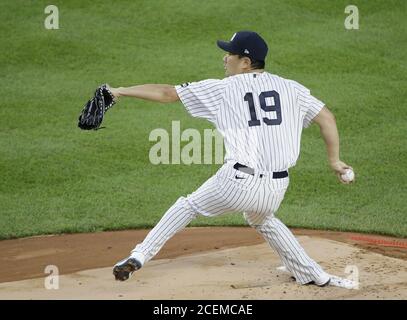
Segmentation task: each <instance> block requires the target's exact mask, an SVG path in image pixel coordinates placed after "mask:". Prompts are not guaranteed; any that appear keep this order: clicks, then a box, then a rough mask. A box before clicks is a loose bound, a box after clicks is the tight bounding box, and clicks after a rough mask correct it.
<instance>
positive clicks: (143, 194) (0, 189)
mask: <svg viewBox="0 0 407 320" xmlns="http://www.w3.org/2000/svg"><path fill="white" fill-rule="evenodd" d="M0 2H1V10H0V26H1V30H2V31H1V34H0V37H1V43H2V45H1V48H0V52H1V54H0V70H1V71H0V79H1V86H0V96H1V104H0V176H1V181H0V238H1V239H6V238H14V237H23V236H29V235H37V234H49V233H65V232H88V231H100V230H113V229H128V228H144V227H152V226H153V225H154V224H155V223H156V222H157V221H158V219H159V218H160V217H161V216H162V214H163V213H164V212H165V211H166V209H167V208H168V207H169V206H170V205H171V204H172V203H173V202H175V201H176V199H177V198H178V197H179V196H181V195H184V196H185V195H187V194H188V193H191V192H192V191H194V190H195V189H196V188H197V187H199V186H200V185H201V184H202V183H203V182H204V181H205V180H206V179H207V178H209V177H210V176H211V175H212V174H214V173H215V172H216V170H217V168H218V167H219V165H190V166H188V165H152V164H150V162H149V158H148V154H149V150H150V148H151V147H152V145H154V142H150V141H149V140H148V137H149V134H150V132H151V131H152V130H153V129H155V128H165V129H167V130H168V131H170V129H171V121H172V120H180V121H181V127H182V129H186V128H197V129H199V130H200V131H201V132H203V130H204V129H205V128H211V125H210V123H209V122H206V121H204V120H199V119H194V118H192V117H190V116H189V115H188V114H187V112H186V111H185V110H184V107H183V106H182V104H181V103H175V104H168V105H160V104H154V103H151V102H144V101H138V100H134V99H133V100H132V99H123V100H122V101H121V102H120V104H118V105H117V106H115V107H114V108H113V109H112V110H111V111H109V113H108V114H107V116H106V119H105V122H104V125H105V126H106V127H107V129H103V130H100V131H97V132H83V131H81V130H79V129H78V128H77V127H76V125H77V117H78V114H79V112H80V110H81V108H82V106H83V104H84V102H85V101H86V100H87V99H88V98H89V97H90V95H91V94H92V92H93V90H94V88H95V87H96V86H97V85H99V84H100V83H104V82H108V83H110V84H111V85H112V86H128V85H133V84H141V83H170V84H179V83H183V82H186V81H194V80H202V79H207V78H222V77H223V75H224V70H223V64H222V57H223V52H221V50H219V49H218V48H217V47H216V45H215V41H216V40H217V39H229V38H230V37H231V35H232V34H233V33H234V32H235V31H237V30H245V29H249V30H255V31H257V32H259V33H260V34H261V35H262V36H263V37H264V38H265V39H266V40H267V41H268V43H269V57H268V60H267V70H268V71H270V72H272V73H276V74H279V75H281V76H283V77H286V78H290V79H295V80H297V81H299V82H301V83H302V84H304V85H306V86H307V87H309V88H310V89H311V90H312V92H313V94H314V95H315V96H317V97H318V98H320V99H321V100H322V101H324V102H326V103H327V105H329V107H330V109H331V110H332V111H333V112H334V113H335V115H336V117H337V122H338V127H339V130H340V135H341V155H342V158H343V160H344V161H345V162H348V163H349V164H351V165H352V166H353V167H354V169H355V172H356V174H357V183H356V184H354V185H351V186H344V185H341V184H339V182H337V179H336V177H335V176H334V175H333V174H332V173H331V172H330V170H329V168H328V165H327V161H326V156H325V149H324V144H323V141H322V139H321V138H320V135H319V131H318V128H317V127H316V126H312V127H311V128H310V129H307V130H305V131H304V134H303V140H302V153H301V157H300V159H299V161H298V164H297V166H296V167H295V168H294V169H292V170H291V171H290V174H291V184H290V187H289V190H288V192H287V194H286V198H285V199H284V202H283V204H282V206H281V208H280V211H279V213H278V216H279V217H280V218H281V219H282V220H283V221H284V222H285V223H286V224H288V225H289V226H292V227H305V228H316V229H328V230H352V231H360V232H371V233H379V234H388V235H394V236H399V237H407V210H406V203H407V201H406V193H407V187H406V181H407V179H406V178H407V174H406V173H407V148H406V137H407V109H406V108H407V103H406V101H407V94H406V86H407V81H406V76H407V50H406V49H407V20H406V19H405V18H406V14H407V2H406V1H404V0H399V1H384V0H374V1H373V0H369V1H367V0H366V1H360V0H355V1H352V2H351V3H349V2H348V1H341V0H336V1H327V0H326V1H325V0H318V1H311V0H309V1H270V0H267V1H265V0H264V1H251V2H250V3H248V2H245V1H237V0H233V1H229V0H227V1H214V0H209V1H192V0H184V1H181V0H171V1H164V0H152V1H131V0H126V1H117V2H114V4H113V5H112V4H111V3H110V2H105V1H79V0H76V1H56V2H53V4H55V5H57V6H58V8H59V19H60V21H59V24H60V29H59V30H46V29H45V28H44V19H45V17H46V14H45V13H44V8H45V7H46V6H47V5H48V4H49V3H48V2H47V1H22V0H18V1H6V0H0ZM348 4H354V5H357V6H358V8H359V15H360V29H359V30H346V29H345V28H344V20H345V17H346V14H345V13H344V9H345V7H346V6H347V5H348ZM243 224H245V222H244V220H243V218H242V216H241V215H240V214H233V215H225V216H222V217H219V218H212V219H209V218H199V219H197V220H196V221H195V222H194V223H193V225H195V226H197V225H243Z"/></svg>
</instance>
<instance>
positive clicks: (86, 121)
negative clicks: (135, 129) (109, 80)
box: [78, 84, 116, 130]
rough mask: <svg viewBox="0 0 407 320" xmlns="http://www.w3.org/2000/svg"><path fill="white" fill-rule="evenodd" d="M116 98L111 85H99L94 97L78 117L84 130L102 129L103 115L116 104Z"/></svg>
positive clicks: (79, 124) (79, 125)
mask: <svg viewBox="0 0 407 320" xmlns="http://www.w3.org/2000/svg"><path fill="white" fill-rule="evenodd" d="M115 103H116V101H115V98H114V96H113V94H112V93H111V91H110V90H109V86H108V85H107V84H103V85H101V86H99V87H98V88H97V89H96V91H95V94H94V96H93V98H92V99H90V100H89V101H88V102H87V103H86V105H85V107H84V108H83V110H82V112H81V114H80V115H79V119H78V127H79V128H81V129H82V130H92V129H93V130H98V129H101V128H100V125H101V124H102V121H103V117H104V115H105V113H106V111H107V110H109V109H110V108H111V107H113V106H114V104H115Z"/></svg>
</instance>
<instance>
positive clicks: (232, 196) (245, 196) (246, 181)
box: [132, 163, 329, 284]
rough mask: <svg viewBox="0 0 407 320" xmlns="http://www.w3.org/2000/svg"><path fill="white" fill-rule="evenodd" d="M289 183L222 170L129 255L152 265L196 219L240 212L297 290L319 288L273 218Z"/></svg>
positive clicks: (318, 272)
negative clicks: (309, 285)
mask: <svg viewBox="0 0 407 320" xmlns="http://www.w3.org/2000/svg"><path fill="white" fill-rule="evenodd" d="M288 184H289V178H288V177H287V178H282V179H273V178H272V176H271V175H267V174H265V175H263V176H262V177H260V176H259V175H258V174H254V175H250V174H247V173H244V172H241V171H238V170H236V169H234V168H233V164H230V163H227V164H224V165H223V166H222V167H221V168H220V169H219V170H218V171H217V173H216V174H215V175H214V176H212V177H211V178H209V179H208V180H207V181H206V182H205V183H204V184H203V185H202V186H201V187H200V188H198V189H197V190H196V191H195V192H193V193H192V194H190V195H188V196H187V197H186V198H185V197H180V198H179V199H178V200H177V201H176V202H175V203H174V204H173V205H172V207H170V208H169V209H168V211H167V212H166V213H165V214H164V216H163V217H162V218H161V220H160V221H159V222H158V224H157V225H156V226H155V227H154V228H153V229H152V230H151V231H150V232H149V234H148V235H147V237H146V238H145V239H144V241H143V242H142V243H140V244H138V245H137V246H136V247H135V249H134V250H133V251H132V252H137V253H141V254H143V255H144V257H145V262H147V261H149V260H151V259H152V258H153V257H154V256H155V255H156V254H157V253H158V251H159V250H160V249H161V248H162V246H163V245H164V244H165V243H166V241H167V240H169V239H170V238H171V237H172V236H173V235H174V234H176V233H177V232H178V231H180V230H182V229H183V228H185V227H186V226H187V225H188V224H189V223H190V222H191V221H192V220H194V219H195V218H196V217H197V216H198V215H199V214H201V215H203V216H207V217H214V216H218V215H220V214H223V213H226V212H244V218H245V219H246V221H247V222H248V223H249V225H250V226H252V227H253V228H255V229H256V230H257V231H258V232H259V233H260V234H261V235H262V236H263V237H264V239H265V240H266V241H267V242H268V243H269V245H270V246H271V247H272V248H274V249H275V250H276V252H277V253H278V255H279V257H280V259H281V260H282V262H283V263H284V265H285V266H286V268H287V269H288V271H290V272H291V274H292V275H293V276H294V277H295V278H296V281H297V282H298V283H300V284H306V283H309V282H311V281H314V282H315V283H316V284H323V283H325V282H326V281H327V280H328V279H329V275H328V274H327V273H325V272H324V271H323V270H322V268H321V267H320V266H319V265H318V264H317V263H316V262H315V261H314V260H312V259H311V258H310V257H309V256H308V255H307V254H306V252H305V251H304V249H303V248H302V247H301V245H300V244H299V243H298V241H297V240H296V239H295V237H294V235H293V234H292V233H291V231H290V230H289V229H288V228H287V227H286V226H285V225H284V224H283V223H282V222H281V221H280V220H279V219H277V218H276V217H275V216H274V214H275V213H276V211H277V209H278V208H279V206H280V203H281V201H282V200H283V198H284V194H285V192H286V190H287V188H288Z"/></svg>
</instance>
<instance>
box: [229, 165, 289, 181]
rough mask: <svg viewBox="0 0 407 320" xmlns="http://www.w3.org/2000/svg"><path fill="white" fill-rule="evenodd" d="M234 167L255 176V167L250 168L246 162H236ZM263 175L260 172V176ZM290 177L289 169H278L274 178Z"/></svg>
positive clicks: (274, 173)
mask: <svg viewBox="0 0 407 320" xmlns="http://www.w3.org/2000/svg"><path fill="white" fill-rule="evenodd" d="M233 168H234V169H236V170H239V171H242V172H244V173H248V174H251V175H252V176H254V169H253V168H250V167H248V166H245V165H244V164H240V163H239V162H236V163H235V165H234V166H233ZM262 177H263V174H260V178H262ZM286 177H288V171H287V170H285V171H276V172H273V179H282V178H286Z"/></svg>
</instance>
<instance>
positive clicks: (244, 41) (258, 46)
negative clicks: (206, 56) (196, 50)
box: [217, 31, 268, 61]
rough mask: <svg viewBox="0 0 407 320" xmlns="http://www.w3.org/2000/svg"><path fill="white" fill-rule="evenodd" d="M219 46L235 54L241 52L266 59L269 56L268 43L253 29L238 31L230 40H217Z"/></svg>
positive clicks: (244, 54) (241, 53)
mask: <svg viewBox="0 0 407 320" xmlns="http://www.w3.org/2000/svg"><path fill="white" fill-rule="evenodd" d="M217 44H218V47H219V48H221V49H222V50H225V51H227V52H230V53H233V54H240V55H243V56H246V57H249V58H252V59H254V60H259V61H264V60H265V59H266V56H267V51H268V47H267V43H266V41H264V39H263V38H262V37H260V36H259V35H258V34H257V33H256V32H253V31H239V32H236V33H235V34H234V35H233V36H232V39H230V41H221V40H218V41H217Z"/></svg>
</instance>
